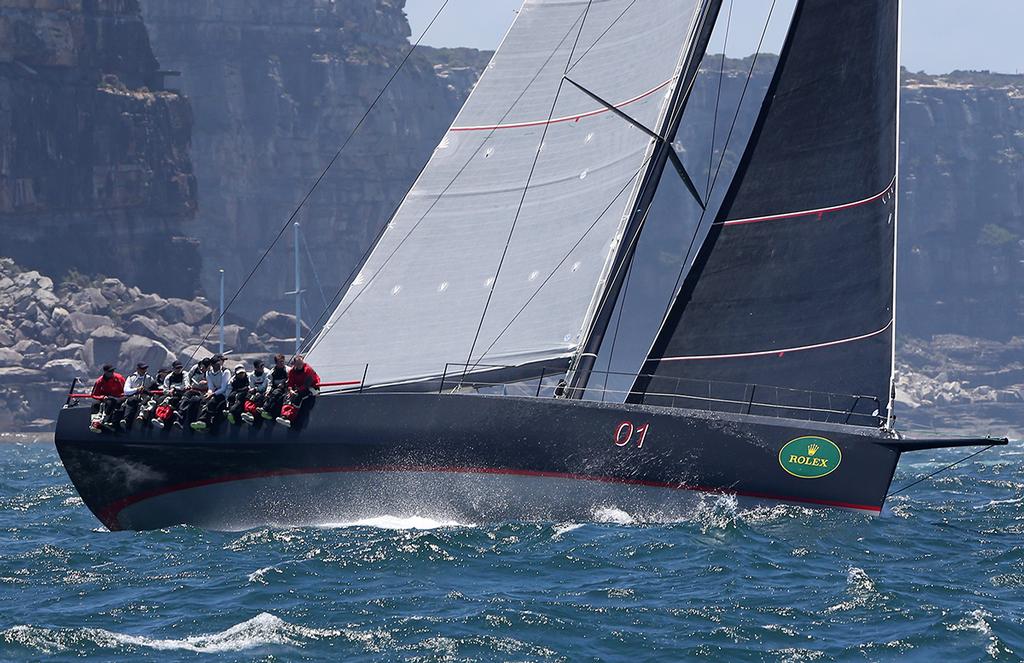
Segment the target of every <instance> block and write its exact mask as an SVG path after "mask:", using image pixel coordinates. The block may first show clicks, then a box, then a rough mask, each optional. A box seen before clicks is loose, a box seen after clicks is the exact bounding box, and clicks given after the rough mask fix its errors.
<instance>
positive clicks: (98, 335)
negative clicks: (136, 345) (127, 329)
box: [89, 325, 129, 343]
mask: <svg viewBox="0 0 1024 663" xmlns="http://www.w3.org/2000/svg"><path fill="white" fill-rule="evenodd" d="M128 337H129V334H125V333H124V332H123V331H121V330H120V329H115V328H114V327H112V326H110V325H103V326H102V327H97V328H96V329H95V330H94V331H93V332H92V333H91V334H89V338H95V339H99V340H104V341H117V342H118V343H120V342H121V341H127V340H128Z"/></svg>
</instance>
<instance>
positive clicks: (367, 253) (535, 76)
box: [306, 13, 583, 352]
mask: <svg viewBox="0 0 1024 663" xmlns="http://www.w3.org/2000/svg"><path fill="white" fill-rule="evenodd" d="M581 18H583V14H582V13H581V14H580V16H578V17H577V18H576V20H575V21H573V23H572V25H570V26H569V29H568V30H566V32H565V34H564V35H562V38H561V40H559V42H558V44H557V45H556V46H555V48H554V49H552V51H551V52H550V53H549V54H548V57H547V58H546V59H545V60H544V62H543V64H541V66H540V67H539V68H538V69H537V71H536V72H535V73H534V74H533V77H532V78H531V79H530V81H529V83H527V84H526V87H525V88H523V90H522V92H520V93H519V95H518V96H517V97H516V98H515V100H514V101H513V102H512V103H511V104H510V105H509V107H508V108H507V109H505V112H504V113H503V114H502V116H501V118H500V119H499V120H498V121H497V122H496V123H495V124H494V127H495V128H493V129H491V130H490V131H489V132H488V134H487V136H486V137H485V138H484V139H483V140H482V141H481V142H480V145H478V146H477V148H476V149H475V150H474V151H473V153H472V154H471V155H469V158H468V159H466V162H465V163H464V164H463V165H462V167H461V168H460V169H459V171H458V172H457V173H455V176H454V177H452V179H451V180H450V181H449V182H448V184H447V185H446V186H445V187H444V189H442V190H441V193H439V194H438V195H437V197H435V198H434V201H433V202H432V203H431V204H430V206H429V207H428V208H427V209H426V211H424V212H423V214H421V215H420V218H419V219H417V220H416V223H414V224H413V226H412V227H411V228H410V229H409V232H407V233H406V234H405V237H403V238H402V240H401V241H400V242H399V243H398V245H397V246H396V247H395V248H394V249H393V250H392V251H391V253H390V254H388V256H387V258H385V259H384V261H383V262H382V263H381V265H380V267H379V268H378V269H377V271H376V272H375V273H374V274H373V276H372V277H370V278H369V279H367V281H366V285H365V286H364V287H363V288H362V289H361V290H360V291H359V292H358V293H356V295H355V297H353V298H352V301H350V302H349V303H348V306H346V307H345V309H344V310H342V311H340V312H338V314H337V315H336V316H334V321H333V322H330V321H328V323H327V325H326V326H325V328H324V329H323V330H321V331H320V333H318V334H316V335H315V336H312V340H311V341H310V345H309V347H308V348H307V349H306V352H311V351H312V350H313V349H314V348H315V347H316V346H317V344H318V343H319V342H320V339H322V338H323V337H324V336H325V335H326V333H327V332H328V331H330V330H331V329H333V328H334V325H336V324H338V322H339V321H340V320H341V318H342V317H344V315H345V314H346V313H348V311H349V309H350V308H352V305H353V304H355V302H356V300H357V299H359V297H360V296H361V295H362V294H363V293H364V292H365V291H366V289H367V288H369V287H370V283H371V282H372V281H373V279H374V278H376V277H377V275H378V274H380V272H381V270H383V269H384V267H385V266H387V264H388V263H389V262H390V261H391V259H392V258H393V257H394V256H395V254H396V253H397V252H398V250H399V249H401V248H402V246H403V245H404V244H405V242H406V240H408V239H409V237H411V236H412V234H413V233H414V232H415V231H416V229H417V228H419V226H420V224H421V223H423V221H424V220H425V219H426V218H427V216H428V215H429V214H430V213H431V212H432V211H433V209H434V207H435V206H436V205H437V204H438V203H439V202H440V201H441V199H442V198H443V197H444V195H445V194H446V193H448V190H449V189H450V188H451V187H452V186H453V185H454V184H455V182H456V180H458V179H459V177H460V176H461V175H462V173H463V172H465V170H466V169H467V168H468V167H469V164H470V163H472V162H473V159H474V158H476V155H477V154H479V153H480V151H481V150H482V149H483V148H484V146H485V145H486V144H487V141H489V140H490V139H491V137H492V136H493V135H494V132H495V131H497V127H498V126H499V125H501V124H502V123H503V122H504V121H505V119H506V118H508V116H509V115H511V114H512V111H513V110H515V108H516V106H518V105H519V102H520V101H521V100H522V99H523V97H525V96H526V93H527V92H529V91H530V88H531V87H533V84H534V83H536V82H537V79H538V78H540V75H541V74H542V73H544V70H545V69H546V68H547V66H548V64H549V63H550V62H551V60H552V59H554V57H555V54H556V53H558V51H559V49H561V48H562V44H564V43H565V40H566V39H568V38H569V35H571V34H572V33H573V31H574V30H575V29H576V24H577V23H579V21H580V19H581ZM427 165H429V161H428V162H427V163H426V164H424V165H423V168H421V169H420V173H422V172H423V171H424V170H426V167H427ZM403 202H404V201H403ZM401 207H402V203H399V204H398V207H396V208H395V210H394V212H392V214H391V216H390V217H389V222H388V223H386V224H384V225H383V226H381V229H380V230H379V231H378V232H377V236H376V237H375V238H374V240H373V242H371V243H370V245H369V246H368V247H367V249H366V251H365V252H364V253H363V256H362V258H361V259H360V261H359V262H358V263H356V266H355V267H353V268H352V271H351V272H350V273H349V275H348V278H346V279H345V280H344V281H342V284H341V286H340V287H339V288H338V290H337V291H336V292H335V293H334V296H333V297H332V298H331V302H330V304H328V306H326V307H324V310H323V311H321V313H320V317H318V318H317V320H316V322H315V323H313V325H312V326H311V327H310V329H316V327H317V325H319V324H320V323H321V322H323V321H324V316H326V315H327V314H328V312H329V311H330V309H331V306H333V304H334V302H335V301H337V300H338V298H339V297H341V296H342V295H343V294H344V292H345V290H346V288H347V287H348V285H349V282H350V281H351V280H352V278H353V277H354V276H355V275H356V273H357V271H358V270H359V269H361V268H362V267H363V266H364V261H365V260H366V259H367V258H369V256H370V254H371V253H372V252H373V250H374V249H375V248H377V242H379V241H380V239H381V238H382V237H383V236H384V233H385V232H386V231H387V229H388V226H389V225H390V220H392V219H393V218H394V216H395V215H396V214H398V211H399V210H400V209H401Z"/></svg>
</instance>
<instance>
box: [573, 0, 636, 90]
mask: <svg viewBox="0 0 1024 663" xmlns="http://www.w3.org/2000/svg"><path fill="white" fill-rule="evenodd" d="M635 4H636V0H633V1H632V2H630V3H629V4H628V5H626V8H625V9H623V10H622V11H621V12H620V13H619V15H618V16H616V17H615V20H613V21H612V22H611V23H609V24H608V27H607V28H605V29H604V31H603V32H602V33H601V34H599V35H597V39H595V40H594V41H593V43H591V44H590V46H587V50H585V51H583V55H581V56H579V57H578V58H576V62H573V63H572V64H571V65H570V66H569V69H568V70H566V72H565V75H566V76H568V75H569V74H571V73H572V70H573V69H575V68H576V65H578V64H579V63H580V62H582V61H583V58H585V57H587V54H588V53H590V51H592V50H594V47H595V46H597V42H599V41H601V40H602V39H604V36H605V35H606V34H608V32H609V31H610V30H611V29H612V28H614V27H615V24H616V23H618V22H619V21H620V20H621V19H622V17H623V16H625V15H626V12H628V11H629V10H630V8H631V7H632V6H633V5H635Z"/></svg>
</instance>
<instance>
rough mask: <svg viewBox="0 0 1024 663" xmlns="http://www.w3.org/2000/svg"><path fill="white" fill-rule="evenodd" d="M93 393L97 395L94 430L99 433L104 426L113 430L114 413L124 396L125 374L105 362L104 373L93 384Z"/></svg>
mask: <svg viewBox="0 0 1024 663" xmlns="http://www.w3.org/2000/svg"><path fill="white" fill-rule="evenodd" d="M92 395H93V396H95V397H96V398H95V399H94V401H95V402H94V403H93V404H92V414H93V416H92V430H93V431H95V432H97V433H98V432H100V431H101V430H102V429H103V428H107V429H111V430H112V429H113V427H114V415H115V414H116V413H117V410H118V408H119V407H120V406H121V399H122V398H124V376H123V375H121V374H120V373H117V372H116V371H114V367H113V366H111V365H110V364H104V365H103V375H101V376H100V377H99V378H97V380H96V382H95V383H94V384H93V385H92Z"/></svg>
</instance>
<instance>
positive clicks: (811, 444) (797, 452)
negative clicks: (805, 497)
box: [779, 435, 843, 479]
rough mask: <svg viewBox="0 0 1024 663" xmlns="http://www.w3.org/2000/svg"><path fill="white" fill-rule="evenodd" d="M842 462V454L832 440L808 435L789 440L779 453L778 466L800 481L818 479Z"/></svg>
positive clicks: (831, 471) (834, 469)
mask: <svg viewBox="0 0 1024 663" xmlns="http://www.w3.org/2000/svg"><path fill="white" fill-rule="evenodd" d="M841 462H843V452H842V451H840V450H839V447H837V446H836V445H835V443H834V442H832V440H826V439H825V438H823V437H818V436H816V435H814V436H812V435H808V436H804V437H798V438H796V439H795V440H790V441H789V442H788V443H787V444H786V446H784V447H782V449H781V450H780V451H779V465H781V466H782V469H784V470H786V472H788V473H790V474H792V475H793V476H795V477H798V478H800V479H820V478H821V477H823V476H826V475H829V474H832V473H833V472H835V471H836V468H838V467H839V464H840V463H841Z"/></svg>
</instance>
